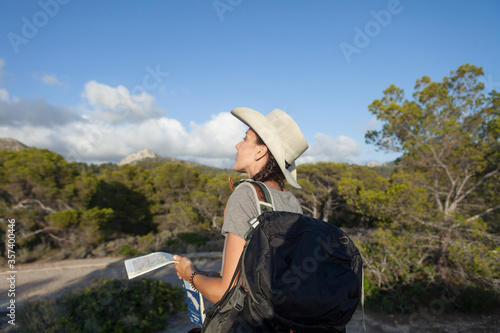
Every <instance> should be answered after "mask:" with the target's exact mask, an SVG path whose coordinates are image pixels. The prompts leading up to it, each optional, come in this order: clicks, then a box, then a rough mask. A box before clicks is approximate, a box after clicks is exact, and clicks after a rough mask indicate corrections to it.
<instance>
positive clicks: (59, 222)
mask: <svg viewBox="0 0 500 333" xmlns="http://www.w3.org/2000/svg"><path fill="white" fill-rule="evenodd" d="M79 218H80V217H79V214H78V211H76V210H74V209H67V210H62V211H60V212H55V213H52V214H50V215H48V216H46V217H45V220H47V221H49V222H50V224H52V225H53V226H54V227H56V228H58V229H65V228H67V227H69V226H72V225H77V224H78V222H79Z"/></svg>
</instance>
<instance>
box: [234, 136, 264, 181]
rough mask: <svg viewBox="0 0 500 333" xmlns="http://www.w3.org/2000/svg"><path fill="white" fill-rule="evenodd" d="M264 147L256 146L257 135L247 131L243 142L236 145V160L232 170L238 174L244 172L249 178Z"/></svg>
mask: <svg viewBox="0 0 500 333" xmlns="http://www.w3.org/2000/svg"><path fill="white" fill-rule="evenodd" d="M264 147H265V146H264V145H259V144H257V134H256V133H255V132H254V130H252V129H249V130H248V131H247V133H246V135H245V137H244V138H243V140H242V141H241V142H240V143H238V144H237V145H236V159H235V160H234V165H233V169H234V170H235V171H238V172H246V173H247V174H248V176H249V177H252V176H253V175H254V174H255V173H256V167H257V162H258V161H259V156H260V154H261V151H262V150H263V149H264ZM266 151H267V150H266ZM258 171H259V170H257V172H258Z"/></svg>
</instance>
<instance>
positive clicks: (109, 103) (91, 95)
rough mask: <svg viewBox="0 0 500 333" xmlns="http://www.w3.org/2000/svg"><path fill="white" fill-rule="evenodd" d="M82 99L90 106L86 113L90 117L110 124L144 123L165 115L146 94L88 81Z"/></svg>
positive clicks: (152, 98) (122, 87) (151, 97)
mask: <svg viewBox="0 0 500 333" xmlns="http://www.w3.org/2000/svg"><path fill="white" fill-rule="evenodd" d="M82 97H83V98H84V99H85V100H86V101H87V102H88V104H89V105H90V109H89V110H86V111H87V112H89V113H91V114H92V117H98V118H99V119H102V120H105V121H109V122H112V123H121V122H137V121H144V120H146V119H151V118H159V117H161V116H162V115H164V114H165V111H164V110H162V109H161V108H160V107H159V106H158V105H157V104H156V103H155V101H154V97H153V96H151V95H150V94H148V93H146V92H141V93H140V94H135V95H134V94H131V93H130V91H129V90H128V89H127V88H125V87H124V86H118V87H116V88H114V87H110V86H108V85H106V84H102V83H98V82H96V81H89V82H87V83H86V84H85V90H84V92H83V93H82Z"/></svg>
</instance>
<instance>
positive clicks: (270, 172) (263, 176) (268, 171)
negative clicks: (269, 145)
mask: <svg viewBox="0 0 500 333" xmlns="http://www.w3.org/2000/svg"><path fill="white" fill-rule="evenodd" d="M257 144H259V145H265V143H264V141H262V139H261V138H260V136H259V135H257ZM267 154H268V157H269V158H268V159H267V163H266V165H265V166H264V168H262V170H260V171H259V172H258V173H257V174H256V175H254V176H253V177H252V179H253V180H255V181H259V182H265V181H268V180H274V181H276V182H277V183H278V185H279V187H280V188H281V189H283V188H284V187H285V175H284V174H283V172H282V171H281V169H280V167H279V165H278V162H276V159H275V158H274V156H273V154H272V153H271V151H270V150H269V149H268V150H267Z"/></svg>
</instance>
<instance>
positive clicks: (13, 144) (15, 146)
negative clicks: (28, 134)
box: [0, 138, 29, 151]
mask: <svg viewBox="0 0 500 333" xmlns="http://www.w3.org/2000/svg"><path fill="white" fill-rule="evenodd" d="M25 148H29V147H28V146H26V145H25V144H24V143H22V142H19V141H17V140H16V139H11V138H0V149H5V150H8V151H20V150H21V149H25Z"/></svg>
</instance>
